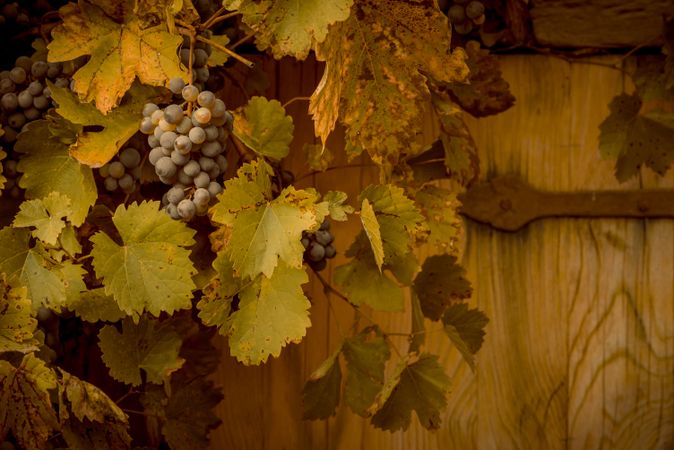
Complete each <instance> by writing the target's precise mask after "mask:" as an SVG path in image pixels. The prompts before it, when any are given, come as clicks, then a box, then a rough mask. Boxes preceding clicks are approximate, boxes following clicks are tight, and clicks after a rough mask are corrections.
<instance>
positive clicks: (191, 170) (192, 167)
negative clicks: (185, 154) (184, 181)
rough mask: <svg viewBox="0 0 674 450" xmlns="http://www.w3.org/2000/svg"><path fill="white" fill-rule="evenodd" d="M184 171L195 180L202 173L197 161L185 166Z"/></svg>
mask: <svg viewBox="0 0 674 450" xmlns="http://www.w3.org/2000/svg"><path fill="white" fill-rule="evenodd" d="M183 170H184V171H185V173H186V174H187V175H189V176H191V177H193V178H194V177H196V176H197V175H199V172H201V167H200V166H199V163H198V162H197V161H194V160H192V161H190V162H188V163H187V164H186V165H185V167H184V169H183Z"/></svg>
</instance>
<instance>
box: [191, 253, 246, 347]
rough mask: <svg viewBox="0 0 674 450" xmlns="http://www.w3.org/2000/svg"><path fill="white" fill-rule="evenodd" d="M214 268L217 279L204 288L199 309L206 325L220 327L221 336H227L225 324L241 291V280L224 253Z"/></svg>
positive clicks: (219, 255)
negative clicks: (236, 296)
mask: <svg viewBox="0 0 674 450" xmlns="http://www.w3.org/2000/svg"><path fill="white" fill-rule="evenodd" d="M213 268H214V269H215V271H216V273H217V277H216V279H215V280H213V281H212V282H211V283H210V284H209V285H208V286H206V287H205V288H204V295H203V296H202V297H201V300H199V303H197V309H198V310H199V318H200V319H201V321H202V322H203V324H204V325H206V326H209V327H212V326H215V327H218V331H219V332H220V333H221V334H227V327H226V326H225V324H226V323H227V318H228V317H229V314H230V312H231V310H232V299H233V297H234V296H235V295H236V294H237V293H238V292H239V291H240V290H241V279H240V278H238V277H236V275H235V274H234V267H233V266H232V262H231V261H230V260H229V259H228V258H227V256H226V255H225V254H224V253H223V252H220V253H218V256H217V257H216V258H215V260H214V261H213Z"/></svg>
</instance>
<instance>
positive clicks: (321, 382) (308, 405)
mask: <svg viewBox="0 0 674 450" xmlns="http://www.w3.org/2000/svg"><path fill="white" fill-rule="evenodd" d="M340 351H341V347H340V348H338V349H337V350H336V351H335V352H334V353H333V354H332V355H330V356H329V357H328V359H326V360H325V361H323V364H321V365H320V366H319V367H318V369H316V370H315V371H314V372H313V373H312V374H311V376H309V379H308V380H307V381H306V383H304V389H302V402H303V404H304V413H303V415H302V419H304V420H316V419H327V418H328V417H331V416H334V415H335V413H336V412H337V406H338V405H339V396H340V391H341V388H342V369H341V368H340V366H339V352H340Z"/></svg>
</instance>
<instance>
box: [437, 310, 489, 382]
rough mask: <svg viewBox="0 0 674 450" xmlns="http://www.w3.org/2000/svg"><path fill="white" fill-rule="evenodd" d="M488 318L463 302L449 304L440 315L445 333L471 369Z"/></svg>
mask: <svg viewBox="0 0 674 450" xmlns="http://www.w3.org/2000/svg"><path fill="white" fill-rule="evenodd" d="M488 322H489V319H488V318H487V316H486V315H485V314H484V313H483V312H482V311H480V310H479V309H469V308H468V305H466V304H465V303H456V304H454V305H450V306H449V308H447V310H446V311H445V313H444V314H443V315H442V323H443V325H444V326H445V333H447V335H448V336H449V339H450V340H451V341H452V343H454V345H455V346H456V348H457V349H458V350H459V352H461V355H462V356H463V359H465V360H466V362H467V363H468V365H469V366H470V368H471V369H473V370H475V358H474V356H475V354H476V353H477V352H478V350H480V347H482V343H483V342H484V335H485V332H484V327H485V326H487V323H488Z"/></svg>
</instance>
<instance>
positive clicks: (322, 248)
mask: <svg viewBox="0 0 674 450" xmlns="http://www.w3.org/2000/svg"><path fill="white" fill-rule="evenodd" d="M334 240H335V237H334V236H333V235H332V233H331V232H330V220H329V219H325V220H324V221H323V223H322V224H321V227H320V228H319V229H318V230H317V231H315V232H308V231H304V232H303V233H302V245H303V246H304V261H306V263H307V264H309V266H310V267H311V268H312V269H314V270H315V271H320V270H323V269H325V266H326V265H327V264H328V259H332V258H334V257H335V255H336V254H337V251H336V250H335V247H334V246H333V245H332V242H333V241H334Z"/></svg>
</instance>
